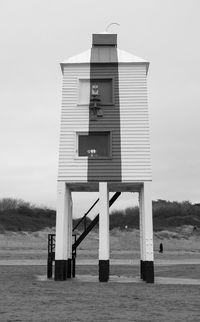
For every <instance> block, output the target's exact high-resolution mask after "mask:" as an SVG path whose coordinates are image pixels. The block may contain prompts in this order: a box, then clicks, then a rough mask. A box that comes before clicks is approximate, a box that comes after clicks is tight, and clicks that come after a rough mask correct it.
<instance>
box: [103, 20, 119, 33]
mask: <svg viewBox="0 0 200 322" xmlns="http://www.w3.org/2000/svg"><path fill="white" fill-rule="evenodd" d="M112 25H116V26H120V24H119V23H118V22H111V23H109V24H108V25H107V27H106V32H108V29H109V28H110V27H111V26H112Z"/></svg>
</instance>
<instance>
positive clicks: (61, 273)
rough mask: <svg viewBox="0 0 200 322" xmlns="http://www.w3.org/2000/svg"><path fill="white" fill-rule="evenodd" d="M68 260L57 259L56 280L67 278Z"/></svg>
mask: <svg viewBox="0 0 200 322" xmlns="http://www.w3.org/2000/svg"><path fill="white" fill-rule="evenodd" d="M67 262H68V261H67V260H55V281H65V280H66V279H67Z"/></svg>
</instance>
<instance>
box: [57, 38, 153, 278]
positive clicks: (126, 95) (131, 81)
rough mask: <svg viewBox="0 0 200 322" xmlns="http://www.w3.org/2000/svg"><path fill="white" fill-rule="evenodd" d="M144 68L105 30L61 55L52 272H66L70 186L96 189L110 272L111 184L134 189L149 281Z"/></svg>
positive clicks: (102, 256)
mask: <svg viewBox="0 0 200 322" xmlns="http://www.w3.org/2000/svg"><path fill="white" fill-rule="evenodd" d="M148 69H149V62H148V61H146V60H144V59H141V58H139V57H137V56H135V55H133V54H130V53H127V52H126V51H123V50H120V49H119V48H118V44H117V34H109V33H102V34H93V35H92V45H91V48H90V49H88V50H87V51H85V52H83V53H81V54H79V55H76V56H74V57H71V58H69V59H67V60H66V61H64V62H62V63H61V70H62V75H63V83H62V109H61V128H60V144H59V165H58V181H57V216H56V243H55V280H65V279H67V277H70V274H71V263H72V248H73V246H72V210H73V202H72V197H71V194H72V192H73V191H76V192H79V193H81V192H83V191H84V192H85V191H87V192H90V191H96V192H99V217H98V220H99V281H100V282H106V281H108V280H109V267H110V262H109V259H110V246H109V192H117V193H121V192H137V193H138V195H139V215H140V254H141V256H140V272H141V278H142V279H143V280H144V281H146V282H148V283H153V282H154V263H153V260H154V259H153V227H152V200H151V183H152V170H151V154H150V135H149V110H148V99H147V75H148Z"/></svg>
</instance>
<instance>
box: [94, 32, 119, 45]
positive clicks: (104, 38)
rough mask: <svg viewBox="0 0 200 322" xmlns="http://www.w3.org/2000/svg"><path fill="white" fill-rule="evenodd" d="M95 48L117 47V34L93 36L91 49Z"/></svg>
mask: <svg viewBox="0 0 200 322" xmlns="http://www.w3.org/2000/svg"><path fill="white" fill-rule="evenodd" d="M97 46H98V47H99V46H106V47H117V34H108V33H102V34H93V35H92V47H97Z"/></svg>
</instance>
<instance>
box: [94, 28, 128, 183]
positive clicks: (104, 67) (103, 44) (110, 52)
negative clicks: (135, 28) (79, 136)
mask: <svg viewBox="0 0 200 322" xmlns="http://www.w3.org/2000/svg"><path fill="white" fill-rule="evenodd" d="M94 36H96V38H94ZM113 36H114V37H113ZM94 39H95V40H94ZM115 39H116V35H107V34H106V35H104V34H102V35H93V46H92V49H91V61H90V83H91V82H92V80H94V79H98V78H99V79H102V78H103V77H105V78H106V79H107V78H110V79H112V80H113V91H114V93H113V98H114V101H113V105H102V106H101V108H102V111H103V116H102V117H97V118H96V120H92V119H91V118H90V120H89V132H94V131H95V132H98V131H110V133H111V147H110V148H111V158H107V159H106V158H104V159H99V158H95V157H88V181H90V182H91V181H97V182H99V181H106V182H107V181H119V182H120V181H121V179H122V171H121V134H120V100H119V74H118V58H117V44H116V43H115ZM90 91H91V86H90ZM90 94H91V93H90ZM90 98H91V95H90ZM91 104H92V102H91V100H90V108H91Z"/></svg>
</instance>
